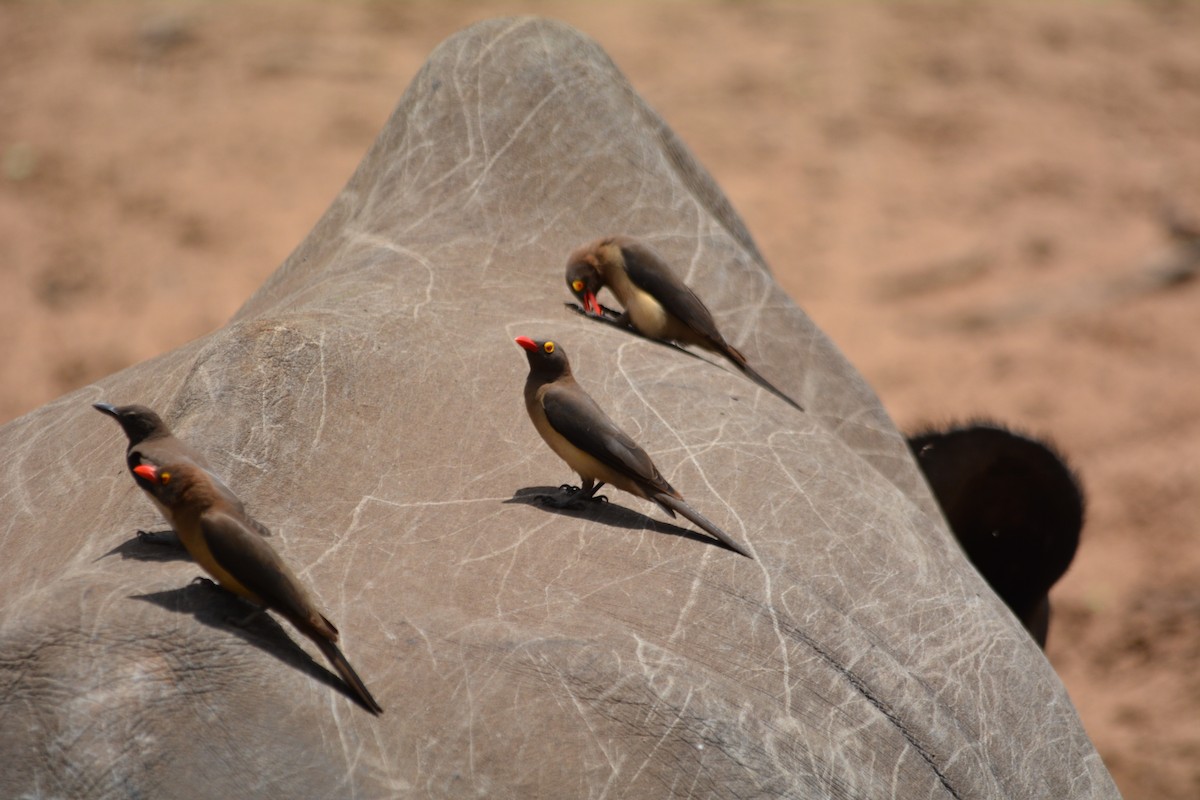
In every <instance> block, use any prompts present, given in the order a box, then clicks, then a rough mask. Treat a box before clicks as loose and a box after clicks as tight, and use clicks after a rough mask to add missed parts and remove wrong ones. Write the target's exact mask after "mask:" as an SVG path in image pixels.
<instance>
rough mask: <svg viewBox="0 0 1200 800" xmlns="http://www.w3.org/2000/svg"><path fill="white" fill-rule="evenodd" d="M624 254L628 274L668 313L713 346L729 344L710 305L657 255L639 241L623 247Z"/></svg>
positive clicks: (627, 243)
mask: <svg viewBox="0 0 1200 800" xmlns="http://www.w3.org/2000/svg"><path fill="white" fill-rule="evenodd" d="M621 254H622V256H623V257H624V259H625V273H626V274H627V275H628V276H629V280H631V281H632V282H633V283H634V284H635V285H636V286H637V287H638V288H639V289H642V290H644V291H645V292H647V293H649V294H650V295H652V296H653V297H654V299H655V300H657V301H658V303H659V305H661V306H662V307H663V308H664V309H666V311H668V312H669V313H671V314H673V315H674V316H675V317H677V318H678V319H679V321H680V322H682V323H683V324H685V325H687V326H688V327H689V328H691V329H692V330H694V331H696V332H697V333H700V334H701V335H703V336H704V337H705V338H707V339H709V340H711V341H712V342H713V344H717V345H723V344H725V338H724V337H723V336H721V332H720V331H719V330H717V323H716V321H714V320H713V315H712V312H711V311H709V310H708V306H706V305H704V302H703V301H702V300H701V299H700V298H699V297H698V296H697V295H696V293H695V292H693V291H692V290H691V287H689V286H688V285H687V284H686V283H684V282H683V281H682V280H680V279H679V276H677V275H676V274H675V273H674V271H672V270H671V268H670V267H669V266H667V265H666V264H664V263H663V262H662V260H661V259H660V258H659V257H658V256H657V255H655V254H654V253H653V252H651V251H649V250H647V249H646V248H645V247H643V246H642V245H640V244H638V243H636V242H626V243H625V244H623V245H621Z"/></svg>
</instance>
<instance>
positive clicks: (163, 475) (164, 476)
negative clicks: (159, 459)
mask: <svg viewBox="0 0 1200 800" xmlns="http://www.w3.org/2000/svg"><path fill="white" fill-rule="evenodd" d="M158 482H159V483H161V484H162V485H163V486H166V485H167V484H168V483H170V482H171V473H169V472H160V473H159V475H158Z"/></svg>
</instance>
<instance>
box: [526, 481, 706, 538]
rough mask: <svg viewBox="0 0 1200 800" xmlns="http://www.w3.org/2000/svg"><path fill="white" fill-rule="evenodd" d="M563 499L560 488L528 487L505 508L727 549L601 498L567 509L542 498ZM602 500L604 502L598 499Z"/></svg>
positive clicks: (686, 530) (578, 503)
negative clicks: (532, 509)
mask: <svg viewBox="0 0 1200 800" xmlns="http://www.w3.org/2000/svg"><path fill="white" fill-rule="evenodd" d="M561 495H562V490H561V487H558V488H556V487H553V486H527V487H526V488H524V489H517V491H515V492H513V496H512V499H510V500H505V501H504V502H505V503H506V504H509V503H520V504H521V505H526V506H534V507H535V508H540V509H542V510H544V511H549V512H550V513H552V514H562V515H563V516H565V517H574V518H575V519H586V520H591V521H592V522H600V523H603V524H605V525H614V526H616V527H618V528H628V529H629V530H636V531H653V532H654V533H665V534H668V535H670V536H678V537H680V538H683V539H691V540H692V541H695V542H703V543H704V544H711V545H715V546H717V547H719V548H721V549H723V550H724V549H728V548H726V547H725V545H724V544H723V543H721V542H720V541H717V540H716V539H713V538H711V537H709V536H706V535H705V534H702V533H697V532H696V531H692V530H688V529H687V528H681V527H679V526H678V525H672V524H671V523H669V522H660V521H659V520H656V519H654V518H653V517H647V516H646V515H645V514H640V513H638V512H637V511H634V510H633V509H630V508H625V507H624V506H619V505H617V504H616V503H612V502H609V501H608V499H607V498H604V497H603V495H597V496H596V498H593V499H592V500H579V501H577V502H576V503H572V504H570V505H568V506H565V507H562V508H559V507H558V506H555V505H552V504H550V503H547V502H545V500H544V498H547V497H557V496H561ZM600 498H603V499H600Z"/></svg>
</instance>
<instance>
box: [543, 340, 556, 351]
mask: <svg viewBox="0 0 1200 800" xmlns="http://www.w3.org/2000/svg"><path fill="white" fill-rule="evenodd" d="M542 349H543V350H545V351H546V352H547V353H553V352H554V342H546V343H545V344H544V345H542Z"/></svg>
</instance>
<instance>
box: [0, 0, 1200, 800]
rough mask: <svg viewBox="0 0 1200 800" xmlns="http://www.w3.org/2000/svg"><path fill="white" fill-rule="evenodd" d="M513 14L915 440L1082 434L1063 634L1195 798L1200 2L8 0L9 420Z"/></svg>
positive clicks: (1133, 788)
mask: <svg viewBox="0 0 1200 800" xmlns="http://www.w3.org/2000/svg"><path fill="white" fill-rule="evenodd" d="M515 12H520V13H538V14H542V15H546V16H553V17H558V18H561V19H565V20H567V21H569V22H571V23H572V24H574V25H576V26H577V27H579V28H581V29H582V30H584V31H586V32H587V33H589V34H591V35H592V36H593V37H595V38H596V39H598V40H599V41H600V42H601V43H602V44H603V45H604V46H605V47H606V48H607V49H608V51H609V53H610V54H611V55H612V56H613V58H614V59H615V60H616V62H617V63H618V64H619V65H620V66H621V67H622V69H624V70H625V71H626V73H627V74H628V75H629V77H630V79H631V80H632V82H633V84H634V86H635V87H636V88H637V89H638V90H639V91H641V92H642V93H643V95H644V96H645V97H646V98H647V99H648V100H649V101H650V103H651V104H652V105H653V106H655V107H656V108H657V109H658V110H659V111H660V112H661V113H662V114H663V116H664V117H665V118H666V119H667V121H668V122H669V123H670V124H671V125H672V126H673V127H674V128H675V130H676V131H677V132H678V133H679V134H680V135H681V136H682V137H683V139H684V140H685V141H686V142H687V143H688V144H689V145H690V146H691V147H692V149H693V150H694V151H695V152H696V154H697V155H698V156H699V158H700V159H701V161H702V162H703V163H704V164H705V165H706V166H707V167H708V168H709V169H710V170H711V171H712V172H713V174H714V175H715V176H716V178H717V180H718V182H719V183H720V184H721V185H722V186H723V187H724V189H725V190H726V192H727V193H728V194H729V196H730V199H731V200H732V201H733V203H734V205H735V206H736V207H737V208H738V209H739V210H740V211H741V213H742V214H743V216H744V217H745V219H746V221H747V223H748V225H749V227H750V229H751V231H752V232H753V233H754V235H755V236H756V238H757V240H758V242H759V244H760V246H761V247H762V249H763V251H764V253H765V254H766V256H767V258H768V261H769V263H770V264H771V266H772V268H773V270H774V271H775V272H776V274H777V275H778V277H779V280H780V281H781V282H782V283H783V285H784V287H785V288H786V289H787V290H788V291H789V292H790V293H791V295H792V296H793V297H794V298H795V299H796V301H797V302H798V303H800V304H801V305H802V306H803V307H804V308H805V309H806V310H807V311H808V312H809V313H810V314H811V315H812V317H813V318H814V319H815V320H816V321H817V323H818V324H819V325H821V326H822V328H823V329H824V330H825V331H826V332H828V333H829V335H830V336H831V337H832V338H833V340H834V341H835V342H837V343H838V345H839V346H840V347H841V348H843V350H844V351H845V352H846V353H847V355H848V356H849V357H850V359H851V361H853V362H854V363H855V364H856V365H857V366H858V368H859V369H860V370H861V371H862V372H863V373H864V374H865V375H866V376H867V378H868V380H870V382H871V383H872V384H873V385H874V386H875V388H876V390H877V391H878V392H879V394H880V395H881V397H882V398H883V401H884V403H885V404H886V406H887V407H888V409H889V410H890V412H891V414H892V415H893V417H894V419H895V420H896V421H897V423H898V424H899V425H900V426H901V427H902V428H904V429H912V428H913V427H916V426H918V425H920V424H922V423H926V422H944V421H948V420H952V419H963V418H967V417H973V416H979V415H986V416H989V417H994V418H997V419H1000V420H1003V421H1005V422H1008V423H1010V424H1013V425H1015V426H1019V427H1020V428H1022V429H1025V430H1029V431H1033V432H1039V433H1043V434H1049V435H1051V436H1052V437H1053V438H1054V439H1055V440H1056V441H1057V442H1058V444H1059V446H1060V447H1061V448H1062V449H1063V450H1065V451H1066V452H1067V453H1068V454H1069V455H1070V456H1071V458H1072V460H1073V462H1074V464H1075V466H1076V467H1077V468H1078V470H1079V472H1080V473H1081V474H1082V476H1083V479H1084V482H1085V484H1086V487H1087V489H1088V493H1089V497H1090V507H1089V514H1088V523H1087V527H1086V530H1085V539H1084V542H1083V545H1082V549H1081V551H1080V554H1079V556H1078V558H1077V560H1076V562H1075V565H1074V566H1073V567H1072V569H1071V571H1070V573H1068V575H1067V577H1066V578H1065V579H1064V580H1063V582H1062V583H1061V584H1060V585H1059V587H1058V588H1056V590H1055V592H1054V594H1053V600H1054V603H1055V607H1056V611H1057V616H1056V617H1055V619H1054V622H1053V624H1052V627H1051V631H1050V647H1049V651H1048V653H1049V656H1050V658H1051V660H1052V662H1053V663H1054V665H1055V667H1056V668H1057V669H1058V671H1059V673H1060V674H1061V675H1062V677H1063V680H1064V681H1065V683H1066V685H1067V687H1068V689H1069V690H1070V693H1071V696H1072V698H1073V699H1074V701H1075V703H1076V705H1077V706H1078V709H1079V712H1080V714H1081V716H1082V718H1083V721H1084V724H1085V726H1086V727H1087V730H1088V731H1089V733H1090V734H1091V736H1092V738H1093V740H1094V741H1095V743H1096V745H1097V747H1098V748H1099V750H1100V752H1101V754H1102V755H1103V756H1104V759H1105V761H1106V763H1107V764H1108V766H1109V768H1110V769H1111V770H1112V772H1113V774H1114V776H1115V778H1116V780H1117V783H1118V784H1119V786H1120V787H1121V790H1122V792H1123V793H1124V795H1125V796H1126V797H1127V798H1131V800H1132V799H1135V798H1180V799H1181V800H1182V799H1183V798H1189V800H1190V798H1195V797H1200V670H1197V669H1196V663H1197V659H1198V657H1200V547H1198V546H1197V542H1196V528H1197V519H1198V514H1197V497H1198V494H1200V493H1198V492H1197V488H1198V486H1197V484H1198V470H1197V461H1198V453H1200V405H1198V403H1197V397H1198V396H1200V393H1198V391H1197V390H1198V386H1200V370H1198V369H1197V367H1198V362H1200V310H1198V305H1200V281H1196V280H1194V279H1193V278H1194V276H1195V270H1196V269H1197V266H1198V263H1200V255H1198V251H1200V247H1198V246H1197V243H1196V241H1197V238H1198V237H1197V236H1196V235H1195V231H1194V230H1193V231H1192V233H1191V234H1190V235H1189V233H1188V230H1187V229H1188V227H1189V226H1191V227H1192V228H1193V229H1194V228H1196V227H1200V46H1197V42H1200V4H1196V3H1188V2H1165V1H1164V2H1146V3H1142V4H1137V5H1135V4H1133V3H1121V2H1112V3H1103V4H1100V3H1072V4H1034V3H1023V4H1005V5H983V6H978V5H976V4H971V5H967V4H958V3H951V2H940V3H936V4H931V5H906V6H905V7H903V8H894V7H885V6H879V5H871V4H861V3H856V4H853V5H845V6H838V5H833V4H819V3H811V4H810V3H805V4H799V3H794V4H747V3H736V4H735V3H732V2H726V3H712V4H692V3H689V4H683V3H645V4H633V3H630V4H616V5H613V4H603V5H602V4H583V3H570V2H567V3H563V2H545V3H528V2H526V3H509V4H503V3H499V2H475V3H456V4H451V3H445V4H441V3H434V2H406V3H398V4H391V3H383V2H357V3H344V4H336V5H329V6H322V5H294V4H287V5H284V4H276V5H272V4H263V3H248V2H229V3H221V4H215V5H212V6H208V5H201V4H199V3H178V2H177V3H165V2H163V3H141V4H132V3H118V4H107V3H94V4H81V3H69V4H64V5H56V4H51V3H20V2H0V159H2V163H0V290H2V291H0V353H2V354H3V358H2V359H0V422H2V421H7V420H9V419H11V418H13V417H15V416H17V415H19V414H21V413H23V412H25V411H28V410H30V409H32V408H34V407H36V406H37V405H39V404H41V403H43V402H45V401H47V400H49V399H51V398H53V397H56V396H58V395H59V394H61V393H63V392H66V391H69V390H71V389H74V388H77V387H79V386H81V385H84V384H86V383H88V382H89V381H92V380H94V379H96V378H99V377H102V376H104V375H106V374H108V373H110V372H112V371H115V370H118V369H120V368H122V367H125V366H127V365H129V364H133V363H135V362H138V361H141V360H143V359H146V358H149V357H151V356H153V355H155V354H157V353H161V352H164V351H166V350H169V349H171V348H173V347H175V346H176V345H178V344H181V343H183V342H185V341H187V340H189V339H192V338H194V337H196V336H199V335H201V334H204V333H206V332H208V331H210V330H212V329H213V328H215V327H218V326H220V325H221V324H222V323H223V322H224V321H225V320H226V319H227V318H228V317H229V316H230V315H231V314H232V313H233V311H234V310H235V309H236V308H237V307H238V306H239V305H240V303H241V302H242V300H243V299H244V298H245V297H247V296H248V295H249V294H250V293H251V292H252V291H253V290H254V289H255V288H256V287H257V285H258V284H259V283H260V282H261V281H262V280H263V279H264V278H265V277H266V276H267V275H268V274H269V273H270V272H271V271H272V270H273V269H274V268H275V267H276V266H277V265H278V264H279V263H280V262H281V261H282V260H283V259H284V257H285V256H286V255H287V254H288V252H289V251H290V249H291V248H293V247H294V246H295V245H297V244H298V243H299V242H300V240H301V239H302V238H303V236H304V235H305V234H306V233H307V231H308V230H309V228H310V227H311V226H312V225H313V223H314V222H315V221H316V220H317V218H318V216H319V215H320V214H321V213H322V211H323V210H324V209H325V207H326V205H327V204H328V203H329V202H330V200H331V199H332V198H333V197H334V195H335V194H336V193H337V192H338V191H339V189H340V188H341V186H342V184H343V183H344V182H345V181H346V179H347V178H348V177H349V175H350V173H351V171H352V169H353V168H354V166H355V164H356V163H357V162H358V160H359V158H360V157H361V156H362V154H363V153H364V152H365V150H366V148H367V146H368V145H369V144H370V142H371V140H372V138H373V137H374V135H375V133H376V132H377V131H378V129H379V128H380V126H381V125H382V123H383V121H384V120H385V118H386V117H387V115H388V113H389V112H390V110H391V108H392V107H393V106H394V104H395V103H396V101H397V100H398V98H399V96H400V94H401V92H402V91H403V89H404V87H405V86H406V85H407V83H408V81H409V79H410V78H411V77H412V75H413V73H414V72H415V71H416V69H417V68H418V67H419V66H420V64H421V62H422V61H423V60H424V58H425V56H426V55H427V54H428V52H429V51H430V50H431V49H432V48H433V47H434V46H435V45H436V44H437V43H438V42H439V41H441V40H442V39H443V38H445V37H446V36H448V35H449V34H451V33H453V32H454V31H455V30H457V29H459V28H460V27H462V26H464V25H466V24H467V23H469V22H471V21H474V20H477V19H482V18H485V17H489V16H497V15H503V14H511V13H515Z"/></svg>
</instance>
